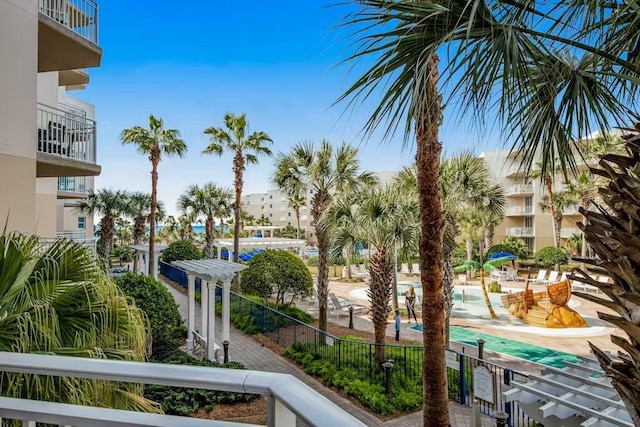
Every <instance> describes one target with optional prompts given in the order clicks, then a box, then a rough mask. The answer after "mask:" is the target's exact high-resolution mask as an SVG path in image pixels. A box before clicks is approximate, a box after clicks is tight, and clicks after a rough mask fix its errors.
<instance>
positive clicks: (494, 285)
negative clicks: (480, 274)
mask: <svg viewBox="0 0 640 427" xmlns="http://www.w3.org/2000/svg"><path fill="white" fill-rule="evenodd" d="M501 290H502V287H501V286H500V283H498V282H496V281H495V280H494V281H492V282H491V283H489V292H494V293H495V292H501Z"/></svg>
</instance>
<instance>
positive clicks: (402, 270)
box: [400, 262, 411, 275]
mask: <svg viewBox="0 0 640 427" xmlns="http://www.w3.org/2000/svg"><path fill="white" fill-rule="evenodd" d="M400 273H402V274H405V275H406V274H411V272H410V271H409V264H407V263H406V262H403V263H402V265H401V267H400Z"/></svg>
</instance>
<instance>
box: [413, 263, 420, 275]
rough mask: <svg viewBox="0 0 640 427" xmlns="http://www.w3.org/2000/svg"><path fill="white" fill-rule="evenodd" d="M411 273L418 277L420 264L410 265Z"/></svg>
mask: <svg viewBox="0 0 640 427" xmlns="http://www.w3.org/2000/svg"><path fill="white" fill-rule="evenodd" d="M411 273H413V274H415V275H417V276H419V275H420V264H411Z"/></svg>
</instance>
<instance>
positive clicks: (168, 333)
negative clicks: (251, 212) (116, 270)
mask: <svg viewBox="0 0 640 427" xmlns="http://www.w3.org/2000/svg"><path fill="white" fill-rule="evenodd" d="M116 284H117V285H118V287H119V288H120V289H121V290H122V291H123V292H124V293H125V295H127V296H128V297H131V298H133V300H134V301H135V305H136V306H137V307H139V308H140V309H142V311H144V312H145V314H146V315H147V318H148V319H149V325H150V328H151V337H152V348H151V358H152V359H154V360H162V359H163V358H165V357H166V356H167V355H168V354H169V353H171V352H173V351H174V350H175V349H177V348H178V347H179V346H180V340H181V339H183V338H184V337H185V336H186V335H187V328H186V327H185V325H184V322H183V320H182V316H180V311H179V310H178V304H176V302H175V300H174V299H173V296H172V295H171V294H170V293H169V291H168V290H167V288H166V287H165V286H164V285H163V284H162V283H161V282H159V281H157V280H155V279H154V278H153V277H150V276H146V275H142V274H135V273H127V274H125V275H123V276H120V277H118V278H117V279H116Z"/></svg>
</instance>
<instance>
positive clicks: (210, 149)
mask: <svg viewBox="0 0 640 427" xmlns="http://www.w3.org/2000/svg"><path fill="white" fill-rule="evenodd" d="M223 120H224V125H225V127H226V129H223V128H217V127H213V126H212V127H209V128H207V129H205V131H204V133H205V135H209V137H210V139H211V143H210V144H209V145H208V146H207V147H206V148H205V149H204V150H203V151H202V153H203V154H215V155H217V156H222V154H223V153H224V152H225V151H227V150H228V151H231V152H232V153H233V174H234V180H233V185H234V190H235V193H236V199H235V204H234V220H235V222H234V226H235V229H234V233H233V261H234V262H238V257H239V255H240V240H239V239H240V224H241V219H240V210H241V209H242V205H241V202H242V187H243V185H244V182H243V181H242V176H243V174H244V170H245V168H246V165H247V164H249V165H251V164H256V163H258V156H260V155H266V156H271V150H270V149H269V144H272V143H273V141H272V140H271V138H269V135H267V134H266V133H265V132H253V133H251V134H250V135H246V133H247V128H248V127H249V124H248V123H247V118H246V115H245V114H244V113H243V114H240V115H239V116H236V115H235V114H231V113H226V114H225V115H224V119H223Z"/></svg>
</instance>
